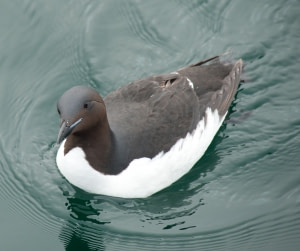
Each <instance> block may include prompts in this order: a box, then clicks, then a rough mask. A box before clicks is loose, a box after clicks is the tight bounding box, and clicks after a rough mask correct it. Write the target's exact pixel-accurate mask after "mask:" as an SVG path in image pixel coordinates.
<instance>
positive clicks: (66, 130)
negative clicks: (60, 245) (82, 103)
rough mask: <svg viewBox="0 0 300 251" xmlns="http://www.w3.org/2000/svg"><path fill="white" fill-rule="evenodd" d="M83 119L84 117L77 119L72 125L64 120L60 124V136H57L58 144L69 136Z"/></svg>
mask: <svg viewBox="0 0 300 251" xmlns="http://www.w3.org/2000/svg"><path fill="white" fill-rule="evenodd" d="M81 121H82V118H80V119H78V120H77V121H75V122H74V123H73V124H72V125H70V126H67V124H66V122H65V121H63V123H62V124H61V126H60V129H59V133H58V137H57V144H60V143H61V142H62V141H63V140H64V139H65V138H67V137H68V136H69V135H70V134H71V132H72V131H73V129H74V128H75V127H76V126H77V125H78V124H79V123H80V122H81Z"/></svg>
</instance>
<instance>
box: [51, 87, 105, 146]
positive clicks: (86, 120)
mask: <svg viewBox="0 0 300 251" xmlns="http://www.w3.org/2000/svg"><path fill="white" fill-rule="evenodd" d="M57 111H58V114H59V116H60V118H61V125H60V130H59V134H58V138H57V143H58V144H59V143H61V142H62V141H63V140H64V139H65V138H67V137H68V136H69V135H71V134H74V135H80V134H84V133H86V132H88V131H90V130H92V129H93V128H94V127H96V126H98V125H99V124H100V123H101V122H102V121H106V120H107V117H106V109H105V105H104V102H103V99H102V98H101V97H100V95H99V94H98V92H97V91H95V90H94V89H92V88H91V87H88V86H75V87H73V88H71V89H69V90H68V91H66V92H65V93H64V94H63V95H62V96H61V97H60V99H59V100H58V102H57Z"/></svg>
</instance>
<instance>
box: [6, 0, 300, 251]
mask: <svg viewBox="0 0 300 251" xmlns="http://www.w3.org/2000/svg"><path fill="white" fill-rule="evenodd" d="M298 2H299V1H296V0H295V1H289V3H288V4H287V3H286V2H285V1H281V0H278V1H273V2H272V3H266V2H263V1H237V2H233V1H101V2H99V1H90V2H85V3H83V2H82V3H81V2H73V1H66V2H65V1H64V2H61V1H51V2H47V3H45V2H42V1H38V0H35V1H23V2H22V3H19V4H18V5H17V4H16V3H15V2H14V1H7V2H5V3H1V4H0V34H2V35H1V39H0V40H1V43H0V59H1V60H0V68H1V74H0V102H1V107H2V109H1V111H0V115H1V116H0V117H1V123H0V172H1V175H0V198H1V202H0V205H1V204H2V205H5V206H3V208H1V209H2V211H1V212H2V217H5V219H6V220H5V221H3V222H1V223H2V224H1V230H3V233H5V234H6V235H5V236H14V230H12V228H11V227H10V226H14V225H16V226H18V227H19V228H20V231H23V232H26V231H27V228H26V226H23V228H24V229H22V225H18V222H17V219H19V218H20V217H21V218H24V219H25V220H26V221H28V222H30V223H33V225H35V226H37V228H38V229H43V230H45V235H46V236H47V237H48V236H49V237H52V238H51V240H52V239H57V242H59V244H60V245H61V246H63V247H64V248H65V249H66V250H298V249H299V246H300V238H299V236H300V228H299V225H300V213H299V212H300V196H299V194H300V186H299V184H300V178H299V177H300V169H299V163H300V152H299V142H300V119H299V118H300V110H299V107H300V99H299V90H298V89H299V86H298V84H297V83H298V82H299V81H298V80H299V78H300V76H299V64H300V60H299V58H300V54H299V53H300V51H299V49H298V48H299V44H300V37H299V23H300V19H299V11H300V4H299V3H298ZM7 13H9V15H8V14H7ZM8 27H9V29H8ZM228 50H229V51H230V50H231V51H233V55H231V57H232V58H234V59H237V58H239V57H242V59H243V60H244V62H245V64H246V67H245V73H244V75H245V79H246V80H247V81H246V83H243V84H242V85H241V86H240V88H239V91H238V94H237V95H236V98H235V101H234V104H233V105H232V107H231V108H230V112H229V116H228V118H227V121H226V122H225V123H224V125H223V126H222V127H221V129H220V131H219V132H218V134H217V136H216V137H215V139H214V141H213V142H212V144H211V146H210V147H209V149H208V150H207V152H206V154H205V155H204V156H203V158H202V159H201V160H199V162H198V163H197V164H196V165H195V167H194V168H193V169H192V170H191V171H190V172H189V173H188V174H187V175H185V176H184V177H183V178H182V179H180V180H179V181H177V182H176V183H175V184H173V185H172V186H171V187H169V188H166V189H165V190H163V191H161V192H159V193H157V194H155V195H153V196H151V197H150V198H146V199H120V198H112V197H107V196H101V195H94V194H87V193H85V192H83V191H81V190H79V189H77V188H75V187H73V186H72V185H70V184H69V183H68V182H67V181H66V180H65V179H64V178H63V177H62V176H61V175H60V173H59V172H58V170H57V167H56V163H55V157H56V151H57V148H58V146H57V145H56V143H55V141H56V136H57V132H58V125H59V121H58V116H57V114H56V101H57V99H58V98H59V96H60V95H61V93H63V91H65V90H66V89H68V88H70V87H71V86H74V85H78V84H84V85H90V86H93V87H94V88H96V89H97V90H98V91H99V92H100V93H101V94H102V95H106V94H107V93H109V92H110V91H113V90H115V89H116V88H118V87H120V86H122V85H125V84H127V83H128V82H130V81H132V80H135V79H138V78H141V77H145V76H148V75H151V74H158V73H165V72H170V71H173V70H175V69H177V68H180V67H182V66H184V65H186V64H188V63H192V62H196V61H197V60H201V59H203V58H206V57H209V56H212V55H215V54H220V53H223V52H225V51H228ZM16 215H17V216H18V217H15V216H16ZM9 231H11V233H10V232H9ZM1 233H2V232H1ZM1 236H2V235H1ZM1 236H0V239H1ZM15 241H16V242H17V241H18V239H17V238H16V239H15ZM30 241H31V242H39V240H37V239H36V238H34V237H32V240H30ZM1 243H2V241H1ZM5 243H9V242H8V241H7V242H5ZM4 248H5V250H11V248H10V247H4ZM47 248H48V249H47ZM51 248H52V247H50V245H49V247H45V250H52V249H51Z"/></svg>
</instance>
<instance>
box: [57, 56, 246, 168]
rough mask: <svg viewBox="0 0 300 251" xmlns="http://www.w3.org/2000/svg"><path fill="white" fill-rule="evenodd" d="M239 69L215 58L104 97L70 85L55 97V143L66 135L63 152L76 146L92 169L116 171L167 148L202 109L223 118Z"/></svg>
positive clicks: (197, 118)
mask: <svg viewBox="0 0 300 251" xmlns="http://www.w3.org/2000/svg"><path fill="white" fill-rule="evenodd" d="M241 71H242V61H241V60H239V61H237V62H236V63H235V64H233V63H223V62H221V61H220V60H219V57H218V56H216V57H213V58H210V59H207V60H203V61H201V62H199V63H196V64H193V65H190V66H187V67H184V68H182V69H180V70H178V71H177V72H174V73H169V74H162V75H157V76H151V77H148V78H144V79H141V80H137V81H134V82H132V83H130V84H129V85H126V86H123V87H121V88H119V89H117V90H116V91H114V92H112V93H110V94H109V95H107V96H106V97H105V98H104V99H102V98H101V97H100V96H99V95H98V93H97V92H96V91H95V90H93V89H92V88H90V87H86V86H76V87H73V88H72V89H70V90H68V91H67V92H65V93H64V94H63V96H62V97H61V98H60V100H59V101H58V105H57V107H58V111H59V113H60V116H61V119H62V127H61V130H60V134H59V138H58V142H61V141H62V140H63V139H64V138H66V142H65V150H64V153H65V154H67V153H68V152H69V151H70V150H71V149H73V148H74V147H76V146H79V147H81V148H82V149H84V152H85V154H86V159H87V160H88V162H89V163H90V165H91V166H92V167H93V168H94V169H96V170H98V171H99V172H102V173H105V174H118V173H120V172H121V171H122V170H124V169H125V168H126V167H127V166H128V165H129V163H130V162H131V161H132V160H133V159H137V158H142V157H149V158H152V157H154V156H155V155H157V154H158V153H160V152H161V151H164V152H167V151H168V150H170V148H171V147H172V146H173V145H174V144H175V143H176V142H177V141H178V139H180V138H184V137H185V136H186V135H187V133H189V132H192V131H193V130H194V129H195V128H196V126H197V124H198V123H199V121H200V120H201V119H203V118H205V111H206V109H207V107H210V108H211V109H212V110H218V112H219V115H220V116H223V115H224V114H225V113H226V112H227V110H228V108H229V106H230V104H231V102H232V100H233V98H234V95H235V93H236V91H237V87H238V84H239V82H240V74H241ZM72 125H73V126H72Z"/></svg>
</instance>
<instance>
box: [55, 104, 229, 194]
mask: <svg viewBox="0 0 300 251" xmlns="http://www.w3.org/2000/svg"><path fill="white" fill-rule="evenodd" d="M225 116H226V114H225V115H224V116H222V117H220V116H219V113H218V112H217V111H216V110H215V111H211V109H210V108H207V110H206V119H207V120H206V123H205V122H204V119H203V120H201V121H200V122H199V123H198V125H197V127H196V129H195V130H194V131H193V132H192V133H188V134H187V136H186V137H185V138H182V139H180V140H178V141H177V142H176V144H175V145H174V146H173V147H172V148H171V149H170V150H169V151H168V152H166V153H164V152H161V153H159V154H157V155H156V156H155V157H154V158H152V159H150V158H140V159H135V160H133V161H132V162H130V164H129V166H128V167H127V168H126V169H125V170H124V171H122V172H121V173H119V174H118V175H104V174H102V173H100V172H98V171H96V170H95V169H93V168H92V167H91V166H90V165H89V163H88V161H87V160H86V159H85V153H84V151H83V150H82V149H81V148H79V147H76V148H74V149H72V150H71V151H69V152H68V154H66V155H65V156H64V153H63V152H64V144H65V141H64V142H62V144H61V146H60V148H59V150H58V153H57V157H56V162H57V165H58V168H59V170H60V172H61V173H62V175H64V176H65V177H66V179H67V180H68V181H69V182H70V183H72V184H73V185H75V186H77V187H79V188H81V189H83V190H85V191H87V192H91V193H96V194H104V195H109V196H115V197H123V198H143V197H147V196H150V195H152V194H154V193H156V192H158V191H160V190H162V189H163V188H166V187H168V186H170V185H171V184H172V183H174V182H175V181H176V180H178V179H179V178H180V177H182V176H183V175H184V174H186V173H187V172H188V171H189V170H190V169H191V168H192V167H193V166H194V165H195V164H196V162H197V161H198V160H199V159H200V158H201V157H202V155H203V154H204V152H205V151H206V149H207V148H208V146H209V145H210V143H211V141H212V140H213V138H214V136H215V134H216V133H217V132H218V130H219V128H220V126H221V125H222V123H223V120H224V118H225Z"/></svg>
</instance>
